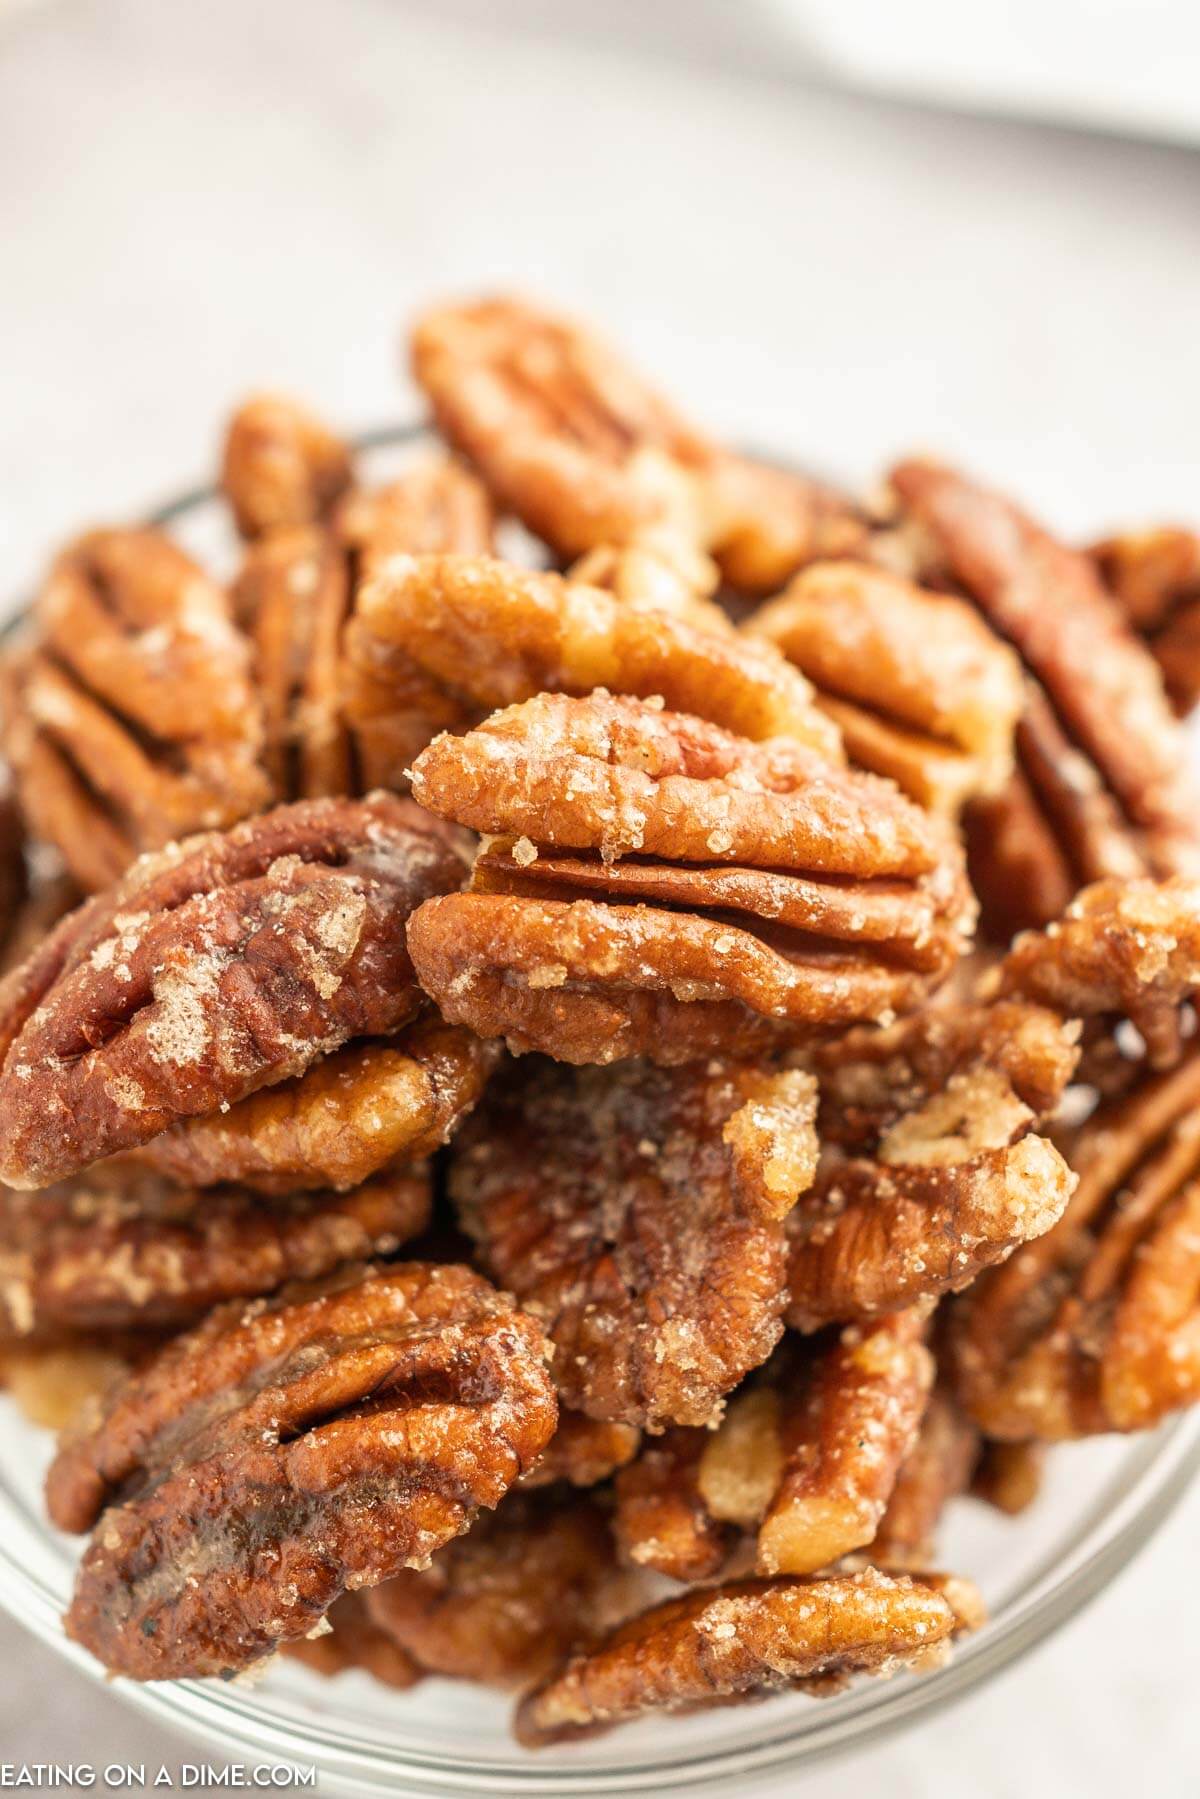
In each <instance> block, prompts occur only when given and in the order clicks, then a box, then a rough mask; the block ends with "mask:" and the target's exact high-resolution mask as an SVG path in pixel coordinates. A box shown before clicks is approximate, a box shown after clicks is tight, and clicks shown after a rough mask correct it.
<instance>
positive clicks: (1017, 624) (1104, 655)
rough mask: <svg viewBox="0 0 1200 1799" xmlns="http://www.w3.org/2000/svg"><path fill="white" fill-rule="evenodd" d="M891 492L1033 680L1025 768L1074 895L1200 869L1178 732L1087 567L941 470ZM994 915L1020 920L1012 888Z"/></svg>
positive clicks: (904, 478) (912, 467)
mask: <svg viewBox="0 0 1200 1799" xmlns="http://www.w3.org/2000/svg"><path fill="white" fill-rule="evenodd" d="M891 481H892V485H893V488H894V489H895V491H896V493H897V494H898V496H899V500H900V503H901V505H902V506H903V507H904V509H905V510H906V512H907V514H908V515H909V517H910V518H912V519H913V520H915V522H916V525H917V527H918V529H919V531H920V533H921V534H922V536H923V538H924V540H925V545H926V553H925V560H926V568H925V570H924V572H926V573H929V572H933V573H934V574H937V573H939V572H942V573H946V572H948V574H949V576H950V578H951V579H952V580H953V581H955V582H957V583H958V584H960V585H961V587H962V588H963V589H965V590H966V592H967V593H968V594H969V595H970V596H971V598H972V599H973V600H974V601H975V602H976V604H977V605H978V606H979V607H980V609H981V611H982V612H983V613H984V615H985V616H986V617H987V618H988V619H989V621H990V622H991V623H992V624H993V625H994V626H995V627H996V629H997V630H998V631H999V632H1000V633H1001V634H1002V635H1003V636H1005V637H1007V638H1008V639H1009V640H1010V642H1011V643H1012V644H1013V645H1014V646H1015V648H1016V649H1017V650H1018V651H1019V652H1020V654H1021V657H1022V659H1023V661H1024V662H1025V664H1026V666H1027V668H1028V670H1029V673H1030V676H1031V677H1032V680H1033V683H1034V685H1033V687H1032V688H1031V696H1032V697H1031V702H1030V704H1029V705H1027V707H1026V710H1025V713H1024V715H1023V718H1022V721H1021V724H1020V727H1019V729H1018V733H1017V747H1018V758H1019V762H1020V766H1021V770H1022V772H1023V774H1024V776H1025V780H1026V782H1027V785H1028V788H1029V790H1030V791H1031V792H1032V793H1033V794H1034V795H1035V796H1036V799H1037V804H1038V806H1039V808H1040V809H1041V810H1042V812H1043V813H1044V814H1045V817H1046V819H1047V822H1048V824H1049V827H1050V830H1051V833H1052V835H1053V836H1054V837H1055V839H1056V840H1057V841H1058V844H1059V846H1060V849H1061V852H1062V855H1063V858H1064V861H1065V863H1066V864H1067V865H1068V866H1069V868H1070V870H1071V876H1072V881H1073V885H1074V887H1080V886H1083V885H1084V884H1085V883H1087V882H1089V881H1094V880H1099V879H1102V878H1104V877H1106V876H1110V875H1111V876H1128V875H1130V874H1134V875H1136V874H1143V875H1145V874H1149V875H1155V876H1164V875H1171V874H1187V873H1197V872H1200V827H1198V825H1197V819H1198V818H1200V801H1198V799H1197V794H1196V791H1195V788H1194V785H1193V782H1192V780H1191V777H1190V775H1189V773H1188V758H1187V754H1186V746H1185V744H1184V741H1183V737H1182V735H1181V732H1180V728H1179V726H1178V724H1177V723H1176V721H1175V720H1174V719H1173V718H1172V716H1171V709H1170V706H1169V705H1168V703H1167V699H1166V696H1165V693H1164V691H1163V685H1162V679H1161V676H1160V674H1159V671H1158V669H1157V668H1156V666H1155V664H1154V661H1153V658H1152V657H1151V656H1150V654H1149V652H1148V651H1147V650H1146V648H1145V647H1144V645H1142V644H1141V643H1139V642H1138V641H1137V639H1136V638H1135V637H1134V636H1133V634H1132V632H1131V631H1130V630H1129V628H1128V626H1127V624H1126V622H1125V620H1124V618H1123V617H1122V615H1121V612H1120V609H1119V608H1118V607H1117V605H1116V604H1115V603H1114V602H1113V600H1112V599H1111V597H1110V596H1109V595H1108V594H1107V593H1106V591H1105V588H1104V585H1103V582H1102V581H1101V580H1100V578H1099V576H1098V574H1097V572H1096V569H1095V567H1094V565H1093V564H1092V563H1091V562H1090V561H1089V559H1088V558H1087V556H1085V555H1083V554H1081V553H1079V552H1077V551H1074V550H1071V549H1068V548H1067V547H1066V546H1065V545H1063V544H1061V543H1058V542H1056V541H1055V539H1054V538H1052V537H1051V536H1050V535H1049V534H1048V533H1047V532H1046V531H1044V530H1043V529H1042V528H1041V527H1040V526H1039V525H1037V524H1035V523H1034V521H1033V520H1032V519H1030V518H1029V517H1028V516H1027V515H1026V514H1025V513H1023V512H1021V511H1020V510H1019V508H1017V507H1016V506H1014V505H1013V504H1011V503H1010V502H1009V501H1007V500H1005V499H1002V498H1000V497H999V496H997V495H995V494H991V493H988V492H987V491H985V490H984V489H982V488H980V487H977V486H976V485H974V484H973V483H972V482H971V481H969V480H967V479H966V478H965V477H964V476H961V475H959V474H956V473H955V472H954V471H953V470H950V469H947V468H944V467H941V466H940V465H938V464H937V463H932V462H915V461H914V462H905V463H901V464H900V466H899V467H898V468H896V469H894V470H893V471H892V475H891ZM993 860H994V859H993ZM981 872H982V873H986V872H987V871H981ZM1015 872H1016V871H1013V875H1014V878H1015ZM995 874H996V870H995V869H994V868H993V869H992V870H991V878H993V879H994V878H995ZM977 884H981V883H978V882H977ZM982 896H983V899H984V902H985V909H986V907H987V903H988V901H989V899H990V891H983V894H982ZM1037 897H1038V896H1037V893H1036V892H1034V893H1032V894H1031V895H1030V902H1031V911H1030V913H1029V914H1028V915H1027V916H1026V917H1025V918H1024V919H1022V920H1021V922H1022V923H1025V924H1044V923H1046V922H1047V917H1046V916H1045V915H1041V916H1038V915H1035V914H1034V913H1033V911H1032V905H1033V903H1034V902H1035V901H1036V899H1037ZM998 904H999V906H1000V907H1001V908H1002V909H1005V910H1007V911H1008V912H1009V913H1010V914H1011V909H1012V906H1013V893H1012V881H1010V882H1009V883H1008V885H1007V887H1003V886H1002V888H1001V890H1000V892H999V895H998Z"/></svg>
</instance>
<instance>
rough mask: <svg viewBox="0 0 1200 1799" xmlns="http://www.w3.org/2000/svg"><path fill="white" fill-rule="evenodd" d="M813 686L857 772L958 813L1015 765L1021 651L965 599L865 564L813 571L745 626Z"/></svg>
mask: <svg viewBox="0 0 1200 1799" xmlns="http://www.w3.org/2000/svg"><path fill="white" fill-rule="evenodd" d="M744 628H745V629H746V630H747V631H748V632H750V633H751V634H752V635H754V636H762V637H765V638H767V639H768V641H769V642H771V643H774V644H777V645H778V646H779V648H780V649H781V650H782V651H783V653H784V655H785V656H786V657H787V658H788V660H789V661H790V662H792V663H794V664H795V666H796V667H797V668H799V669H800V670H801V671H802V673H803V674H805V675H806V676H807V677H808V679H809V680H810V681H811V682H812V683H813V685H814V686H815V688H816V690H817V693H818V696H819V703H820V705H821V706H822V707H823V708H824V710H825V711H827V712H828V713H829V715H830V717H831V718H832V719H833V721H834V723H835V724H836V725H837V726H838V728H839V729H840V731H841V733H842V738H843V741H844V742H845V745H846V749H847V751H848V752H849V755H850V757H851V759H852V760H853V761H854V762H856V763H857V764H858V765H859V766H860V767H861V768H869V769H871V770H873V771H874V772H875V773H876V774H881V775H890V776H891V778H892V779H893V780H894V781H896V782H897V783H898V784H899V786H900V787H902V788H903V789H904V791H905V792H906V793H908V794H910V795H911V797H912V798H913V799H915V800H916V801H918V803H919V804H920V805H922V806H929V807H932V808H933V809H935V810H937V811H940V812H946V813H950V814H952V815H953V814H956V813H957V812H958V811H959V809H960V808H961V806H962V805H963V803H964V802H965V801H966V800H968V799H970V798H972V797H973V796H975V795H976V794H980V793H991V792H994V791H995V790H996V789H997V788H998V787H999V785H1000V784H1001V782H1002V781H1003V780H1004V779H1005V777H1006V776H1007V775H1008V773H1009V771H1010V770H1011V768H1012V756H1013V749H1012V744H1013V731H1014V728H1015V726H1016V721H1017V718H1018V715H1019V714H1020V711H1021V698H1022V686H1021V672H1020V664H1019V662H1018V661H1017V658H1016V656H1015V655H1014V654H1013V652H1012V650H1011V649H1010V648H1009V647H1008V645H1007V644H1005V643H1003V642H1001V640H1000V639H999V638H998V637H997V636H996V635H995V633H994V632H993V631H992V630H990V629H989V627H988V626H987V625H986V624H985V623H984V622H983V620H982V619H980V617H979V615H978V613H977V612H975V610H974V609H973V608H972V607H970V606H968V605H967V604H966V603H965V602H964V601H962V600H960V599H957V598H955V597H953V596H952V595H949V594H938V593H929V592H926V591H925V590H923V589H922V588H920V587H916V586H914V585H913V584H912V583H911V582H909V581H905V580H903V579H901V577H900V576H898V575H892V574H888V573H886V572H885V571H883V570H880V569H873V568H871V567H870V566H868V565H867V564H866V563H862V562H820V563H816V564H815V565H814V566H813V567H812V568H808V569H805V570H804V572H803V573H802V574H800V575H797V577H796V579H795V580H794V581H793V582H792V583H791V585H790V586H789V587H787V588H786V589H785V591H784V592H783V593H782V594H780V595H779V597H778V598H777V599H774V600H770V601H768V602H767V604H766V605H765V606H761V607H760V608H759V609H758V611H757V612H755V613H753V614H752V615H751V617H750V618H749V619H748V620H747V622H746V625H745V627H744Z"/></svg>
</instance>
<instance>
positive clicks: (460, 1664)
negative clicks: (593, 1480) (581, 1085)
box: [367, 1494, 612, 1687]
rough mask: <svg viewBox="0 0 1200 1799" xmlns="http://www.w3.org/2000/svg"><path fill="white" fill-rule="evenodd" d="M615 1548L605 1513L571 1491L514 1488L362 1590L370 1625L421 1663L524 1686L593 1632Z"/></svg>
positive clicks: (464, 1676) (460, 1676) (432, 1669)
mask: <svg viewBox="0 0 1200 1799" xmlns="http://www.w3.org/2000/svg"><path fill="white" fill-rule="evenodd" d="M611 1569H612V1548H611V1544H610V1541H609V1535H608V1526H607V1522H606V1519H605V1516H604V1513H603V1512H602V1511H601V1510H600V1508H599V1507H598V1506H596V1505H594V1504H593V1503H591V1502H590V1501H589V1500H587V1499H583V1498H579V1497H576V1496H568V1497H565V1498H558V1497H556V1496H552V1495H537V1496H533V1495H524V1494H518V1495H510V1497H509V1498H507V1499H506V1500H505V1501H504V1503H503V1504H502V1505H500V1506H499V1507H497V1509H496V1511H495V1512H491V1513H484V1514H481V1516H480V1517H479V1519H478V1520H477V1522H476V1523H475V1524H474V1525H473V1526H472V1528H471V1529H470V1531H469V1532H468V1533H467V1535H466V1536H463V1537H458V1538H456V1539H455V1541H453V1542H452V1543H448V1544H447V1545H446V1547H445V1548H444V1549H440V1550H439V1551H438V1553H437V1554H436V1555H435V1556H434V1558H433V1561H432V1562H431V1563H430V1565H429V1567H428V1568H423V1569H419V1570H418V1569H404V1570H402V1571H401V1572H400V1573H399V1574H396V1575H393V1576H392V1578H391V1579H390V1580H388V1581H385V1582H384V1583H383V1585H382V1586H378V1587H375V1588H374V1589H373V1590H372V1591H371V1593H370V1594H368V1596H367V1609H368V1612H369V1614H370V1617H371V1619H372V1621H373V1622H374V1624H375V1625H376V1627H377V1628H378V1629H380V1630H382V1631H383V1632H384V1633H385V1634H386V1635H387V1636H388V1637H390V1639H391V1640H392V1641H393V1642H394V1643H396V1644H397V1645H398V1646H399V1647H400V1648H401V1649H402V1650H403V1651H404V1652H405V1654H406V1655H408V1656H410V1657H411V1658H412V1659H413V1661H414V1662H415V1663H416V1664H417V1666H418V1667H420V1668H422V1669H424V1670H425V1671H426V1672H427V1673H430V1674H442V1675H446V1676H449V1677H451V1678H453V1679H457V1680H474V1681H482V1682H484V1683H486V1684H487V1685H489V1686H500V1687H514V1686H526V1685H528V1684H529V1683H530V1682H531V1681H533V1680H537V1679H539V1678H540V1677H541V1676H542V1675H543V1674H545V1673H547V1672H548V1670H549V1669H550V1668H551V1667H552V1666H553V1665H554V1663H555V1662H557V1661H559V1660H560V1659H561V1658H562V1657H563V1656H564V1655H566V1654H568V1653H569V1651H570V1650H571V1649H573V1648H574V1647H575V1645H576V1643H577V1642H579V1641H580V1639H581V1638H583V1637H584V1636H586V1635H587V1634H588V1633H589V1630H590V1627H591V1626H592V1624H593V1610H594V1606H595V1603H596V1600H597V1598H598V1595H599V1591H600V1588H601V1587H602V1585H604V1584H605V1583H606V1582H607V1580H608V1579H609V1576H610V1573H611Z"/></svg>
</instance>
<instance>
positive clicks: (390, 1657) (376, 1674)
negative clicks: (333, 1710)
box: [283, 1593, 425, 1692]
mask: <svg viewBox="0 0 1200 1799" xmlns="http://www.w3.org/2000/svg"><path fill="white" fill-rule="evenodd" d="M283 1653H284V1655H286V1656H288V1657H290V1659H291V1660H292V1661H297V1662H301V1663H302V1664H303V1665H304V1667H306V1668H311V1669H312V1671H313V1673H314V1674H320V1675H322V1676H323V1678H324V1679H326V1680H333V1679H335V1678H336V1677H337V1675H339V1674H349V1673H352V1672H353V1671H354V1670H355V1669H361V1671H362V1672H363V1673H364V1674H369V1675H370V1676H371V1678H372V1680H378V1681H381V1682H382V1683H383V1685H384V1686H385V1687H395V1688H396V1690H397V1691H398V1692H405V1691H407V1689H408V1688H409V1687H413V1686H416V1684H417V1682H418V1681H419V1680H423V1679H424V1678H425V1670H424V1669H423V1668H419V1667H418V1666H417V1664H416V1662H414V1660H413V1658H412V1656H411V1655H406V1654H405V1652H404V1650H403V1649H401V1647H400V1645H399V1643H396V1642H393V1640H392V1638H391V1637H390V1636H389V1635H388V1633H387V1631H386V1630H381V1629H380V1628H379V1626H378V1624H376V1623H375V1621H374V1619H373V1618H372V1617H371V1614H370V1611H369V1610H368V1607H367V1595H366V1594H365V1593H343V1594H342V1596H341V1598H340V1599H336V1600H335V1601H334V1603H333V1604H332V1605H331V1606H330V1608H329V1611H328V1614H327V1615H326V1617H325V1618H323V1619H322V1620H321V1623H320V1624H319V1625H318V1626H317V1629H316V1631H315V1632H314V1633H313V1634H312V1635H311V1636H307V1637H296V1638H295V1639H294V1640H293V1641H292V1642H290V1643H284V1645H283Z"/></svg>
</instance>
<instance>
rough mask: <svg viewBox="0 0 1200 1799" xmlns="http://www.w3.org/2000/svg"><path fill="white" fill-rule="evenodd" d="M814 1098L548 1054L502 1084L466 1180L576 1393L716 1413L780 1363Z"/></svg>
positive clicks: (606, 1406)
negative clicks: (789, 1227)
mask: <svg viewBox="0 0 1200 1799" xmlns="http://www.w3.org/2000/svg"><path fill="white" fill-rule="evenodd" d="M811 1103H812V1088H811V1085H810V1084H808V1082H807V1078H806V1077H803V1076H800V1077H797V1076H795V1075H789V1074H787V1073H783V1074H771V1073H765V1072H759V1071H756V1070H753V1069H748V1068H741V1067H737V1066H721V1065H720V1064H716V1065H713V1064H707V1065H705V1064H694V1065H693V1066H692V1067H691V1068H687V1069H678V1070H673V1071H671V1072H667V1071H663V1070H659V1069H655V1068H652V1067H649V1066H648V1065H644V1064H639V1065H635V1066H629V1067H624V1068H620V1069H610V1070H604V1071H600V1070H578V1071H576V1070H572V1069H567V1068H563V1067H561V1066H556V1065H554V1064H552V1063H548V1062H541V1061H531V1062H529V1063H527V1064H523V1065H522V1066H520V1067H519V1068H517V1069H516V1070H514V1071H513V1072H512V1073H511V1074H510V1075H509V1076H508V1077H506V1078H505V1079H504V1080H502V1081H498V1082H496V1083H493V1086H492V1088H491V1089H490V1090H489V1093H488V1095H487V1097H486V1098H485V1100H484V1103H483V1105H482V1106H481V1107H480V1109H479V1111H478V1112H477V1113H476V1114H475V1116H474V1117H473V1118H472V1119H471V1120H470V1121H469V1123H468V1124H467V1126H466V1127H465V1129H464V1130H463V1132H462V1133H460V1135H459V1137H458V1139H457V1142H456V1145H455V1155H454V1161H453V1166H452V1169H451V1176H450V1188H451V1193H452V1196H453V1197H454V1199H455V1200H456V1202H457V1205H458V1209H459V1215H460V1217H461V1219H462V1222H463V1224H464V1226H465V1228H466V1229H467V1230H468V1231H469V1232H470V1234H471V1235H472V1236H473V1237H474V1238H475V1240H476V1242H477V1243H478V1244H479V1247H480V1253H481V1255H482V1258H483V1261H484V1264H485V1266H486V1267H487V1268H488V1270H489V1271H490V1272H491V1273H493V1274H494V1275H495V1277H496V1278H497V1279H498V1280H499V1281H500V1282H502V1283H503V1285H504V1286H505V1287H507V1288H510V1289H511V1290H512V1291H513V1292H514V1293H516V1295H517V1297H518V1299H519V1301H520V1303H521V1304H522V1305H526V1306H528V1308H529V1309H530V1310H531V1311H532V1312H534V1313H535V1314H536V1315H537V1316H539V1317H541V1318H543V1319H544V1320H545V1321H546V1326H547V1330H548V1332H549V1334H550V1336H551V1339H552V1340H553V1343H554V1350H555V1353H554V1374H555V1379H556V1380H557V1382H558V1386H559V1390H560V1392H561V1394H562V1397H563V1399H564V1401H565V1403H566V1404H567V1405H569V1406H574V1407H576V1408H578V1409H579V1410H581V1411H584V1412H587V1413H588V1415H589V1416H591V1417H595V1418H604V1419H614V1420H620V1421H624V1422H626V1423H629V1424H649V1425H650V1426H651V1427H652V1428H655V1427H657V1428H660V1429H661V1428H662V1426H663V1425H665V1424H667V1423H670V1422H672V1421H679V1422H683V1423H689V1424H702V1423H705V1422H707V1421H708V1420H709V1419H710V1418H711V1417H713V1416H714V1415H715V1414H716V1413H717V1411H718V1410H719V1405H720V1400H721V1396H722V1394H724V1393H726V1392H728V1391H729V1389H730V1388H731V1387H733V1386H735V1385H736V1384H737V1382H738V1381H739V1380H740V1379H741V1377H742V1376H743V1375H744V1374H745V1373H746V1372H747V1371H748V1370H749V1369H750V1368H753V1367H755V1366H756V1365H757V1364H758V1363H759V1362H761V1361H763V1360H764V1359H765V1357H766V1356H767V1354H768V1353H769V1352H770V1350H771V1348H772V1346H773V1344H774V1343H775V1341H776V1339H777V1337H778V1336H779V1330H780V1327H779V1322H778V1319H779V1309H780V1306H781V1303H782V1279H783V1265H784V1240H783V1231H782V1227H781V1225H780V1224H779V1223H778V1222H777V1221H778V1219H779V1217H780V1215H781V1214H782V1213H783V1212H785V1211H786V1210H787V1208H788V1206H789V1205H790V1204H791V1203H792V1201H793V1199H794V1198H795V1195H796V1192H797V1191H798V1190H799V1188H800V1186H801V1185H802V1184H803V1182H804V1180H805V1179H806V1178H807V1175H808V1171H809V1168H810V1165H811V1164H810V1160H809V1158H810V1155H811V1139H810V1132H811V1123H810V1107H811Z"/></svg>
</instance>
